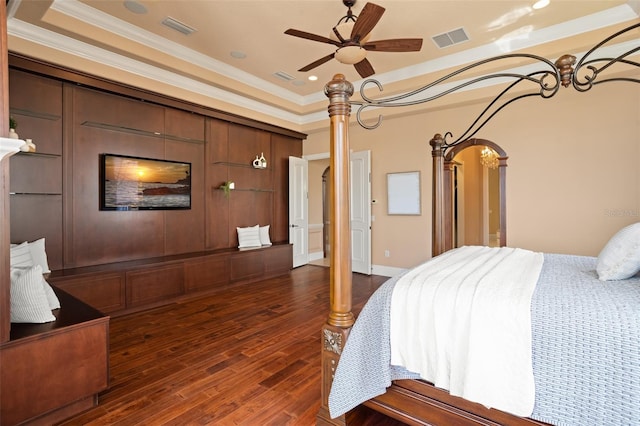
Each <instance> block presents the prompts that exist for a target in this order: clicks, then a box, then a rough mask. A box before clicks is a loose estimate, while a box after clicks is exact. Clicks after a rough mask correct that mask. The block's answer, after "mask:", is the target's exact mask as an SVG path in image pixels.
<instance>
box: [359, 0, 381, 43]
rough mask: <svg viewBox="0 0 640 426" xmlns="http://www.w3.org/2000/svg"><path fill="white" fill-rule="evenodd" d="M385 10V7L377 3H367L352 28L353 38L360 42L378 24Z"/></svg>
mask: <svg viewBox="0 0 640 426" xmlns="http://www.w3.org/2000/svg"><path fill="white" fill-rule="evenodd" d="M384 11H385V8H384V7H382V6H378V5H377V4H373V3H367V4H365V5H364V7H363V8H362V12H360V15H358V19H356V23H355V24H354V25H353V29H352V30H351V40H353V41H355V42H356V43H359V42H360V40H362V39H363V38H364V37H365V36H366V35H367V34H369V33H370V32H371V30H372V29H373V27H375V26H376V24H377V23H378V21H379V20H380V18H382V14H383V13H384Z"/></svg>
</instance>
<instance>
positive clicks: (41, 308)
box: [10, 265, 60, 323]
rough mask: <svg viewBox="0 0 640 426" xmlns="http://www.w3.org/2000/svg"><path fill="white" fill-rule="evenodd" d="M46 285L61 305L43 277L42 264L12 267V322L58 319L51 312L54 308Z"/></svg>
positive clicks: (39, 321)
mask: <svg viewBox="0 0 640 426" xmlns="http://www.w3.org/2000/svg"><path fill="white" fill-rule="evenodd" d="M45 285H46V287H48V289H49V290H50V291H51V293H52V294H53V297H55V301H56V302H57V305H58V307H60V302H59V301H58V298H57V297H56V295H55V293H53V289H51V287H50V286H49V283H47V282H46V281H45V280H44V278H43V277H42V267H41V266H40V265H36V266H32V267H30V268H12V269H11V308H10V313H11V314H10V317H11V322H16V323H25V322H26V323H45V322H51V321H55V320H56V317H55V316H53V314H52V313H51V310H52V308H51V306H50V305H49V299H48V297H47V290H45V288H46V287H45Z"/></svg>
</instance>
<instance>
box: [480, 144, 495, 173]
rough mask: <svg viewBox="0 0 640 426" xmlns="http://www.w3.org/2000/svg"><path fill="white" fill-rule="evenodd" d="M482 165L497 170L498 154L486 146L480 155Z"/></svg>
mask: <svg viewBox="0 0 640 426" xmlns="http://www.w3.org/2000/svg"><path fill="white" fill-rule="evenodd" d="M480 163H481V164H482V165H483V166H485V167H488V168H490V169H497V168H498V164H499V161H498V153H497V152H495V151H494V150H493V149H491V148H489V147H488V146H485V147H484V148H483V149H482V152H481V153H480Z"/></svg>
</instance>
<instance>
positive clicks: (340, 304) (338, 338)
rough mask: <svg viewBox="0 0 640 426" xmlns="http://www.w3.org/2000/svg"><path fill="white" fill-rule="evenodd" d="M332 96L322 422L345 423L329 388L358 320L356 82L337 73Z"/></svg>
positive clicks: (329, 87) (330, 90)
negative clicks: (354, 290) (352, 154)
mask: <svg viewBox="0 0 640 426" xmlns="http://www.w3.org/2000/svg"><path fill="white" fill-rule="evenodd" d="M325 94H326V95H327V97H328V98H329V118H330V122H331V123H330V139H331V141H330V145H331V146H330V154H331V159H330V170H331V184H330V188H329V194H330V196H329V199H330V213H329V220H330V222H331V234H330V237H329V245H330V248H331V250H330V253H331V256H330V261H331V265H330V268H331V278H330V284H329V286H330V289H329V294H330V301H329V303H330V311H329V318H328V319H327V322H326V324H325V325H324V327H323V328H322V336H321V339H322V358H321V363H322V403H321V406H320V411H319V413H318V417H317V424H318V425H324V424H326V425H344V424H346V423H345V422H346V421H345V417H344V415H343V416H340V417H337V418H336V419H331V417H330V415H329V409H328V407H329V404H328V400H329V391H330V390H331V383H332V381H333V374H334V372H335V368H336V366H337V365H338V360H339V359H340V354H341V353H342V348H343V345H344V343H345V342H346V340H347V336H348V335H349V331H350V330H351V326H353V323H354V322H355V318H354V316H353V312H351V224H350V212H349V166H350V163H349V136H348V131H349V116H350V113H351V105H350V104H349V97H350V96H351V95H353V85H352V84H351V83H349V82H348V81H347V80H346V79H345V77H344V75H342V74H336V75H335V76H334V77H333V80H331V81H330V82H329V83H327V85H326V86H325Z"/></svg>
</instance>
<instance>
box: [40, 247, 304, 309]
mask: <svg viewBox="0 0 640 426" xmlns="http://www.w3.org/2000/svg"><path fill="white" fill-rule="evenodd" d="M292 265H293V250H292V245H291V244H288V243H279V244H273V245H271V246H263V247H258V248H252V249H237V248H230V249H222V250H212V251H202V252H195V253H187V254H180V255H171V256H161V257H155V258H149V259H141V260H132V261H126V262H116V263H110V264H104V265H96V266H87V267H81V268H71V269H64V270H58V271H53V272H52V273H51V274H50V275H49V277H48V281H49V283H51V285H53V286H55V287H58V288H61V289H63V290H65V291H67V292H69V293H71V294H72V295H74V296H76V297H78V298H79V299H81V300H83V301H84V302H86V303H88V304H90V305H91V306H93V307H94V308H96V309H99V310H100V311H102V312H105V313H109V314H110V315H111V316H118V315H123V314H126V313H130V312H134V311H139V310H142V309H148V308H151V307H155V306H160V305H164V304H167V303H172V302H175V301H178V300H183V299H185V298H191V297H195V296H199V295H203V294H206V293H212V292H215V291H217V290H220V289H222V288H226V287H228V286H230V285H239V284H244V283H249V282H254V281H258V280H262V279H265V278H270V277H274V276H278V275H282V274H286V273H288V272H289V271H290V270H291V268H292Z"/></svg>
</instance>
